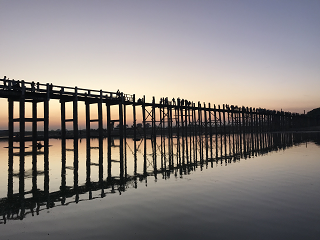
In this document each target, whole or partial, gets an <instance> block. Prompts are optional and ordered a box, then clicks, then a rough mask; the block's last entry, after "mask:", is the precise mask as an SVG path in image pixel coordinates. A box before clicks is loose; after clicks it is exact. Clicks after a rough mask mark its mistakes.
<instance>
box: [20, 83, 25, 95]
mask: <svg viewBox="0 0 320 240" xmlns="http://www.w3.org/2000/svg"><path fill="white" fill-rule="evenodd" d="M21 93H22V95H25V93H26V86H25V84H24V80H21Z"/></svg>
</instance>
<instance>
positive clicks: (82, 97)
mask: <svg viewBox="0 0 320 240" xmlns="http://www.w3.org/2000/svg"><path fill="white" fill-rule="evenodd" d="M0 97H1V98H7V99H8V130H9V140H10V142H12V141H13V140H14V122H19V137H16V139H19V140H20V142H21V143H22V142H23V141H25V140H27V139H25V125H26V122H31V123H32V138H31V139H29V140H32V141H34V142H36V141H37V140H46V139H48V137H49V101H50V99H58V100H59V101H60V105H61V138H62V139H63V138H66V123H67V122H72V124H73V137H74V138H78V137H79V129H78V102H80V101H81V102H84V103H85V106H86V107H85V108H86V109H85V112H86V137H87V138H90V123H92V122H97V123H98V132H99V138H103V137H108V138H110V137H111V135H112V130H113V126H114V124H115V123H118V125H119V131H118V136H119V137H120V138H121V139H123V138H125V137H126V136H127V130H128V129H127V124H126V123H127V121H128V119H127V110H126V106H128V105H130V106H132V109H133V114H132V116H133V119H131V120H132V122H133V127H132V129H130V130H131V131H132V135H133V138H134V139H137V138H140V137H143V138H147V135H151V137H155V136H156V135H159V134H160V133H162V134H168V135H169V136H172V135H173V134H175V135H176V136H177V137H180V136H187V135H190V134H210V135H212V134H218V133H228V132H231V131H235V132H262V131H283V130H288V129H292V128H297V127H305V126H312V125H319V124H320V121H319V119H316V118H310V117H309V116H306V115H304V114H296V113H290V112H283V111H275V110H267V109H261V108H251V107H250V108H249V107H244V106H242V107H238V106H233V105H231V106H229V105H227V104H223V106H222V107H220V105H218V106H216V105H213V106H211V105H210V103H209V104H206V103H203V104H201V103H200V102H198V103H197V104H196V103H194V102H190V101H187V100H184V99H179V98H177V99H172V100H169V99H168V98H161V99H160V101H159V103H156V100H155V98H154V97H153V99H152V101H151V102H149V103H148V102H146V100H145V96H143V97H142V98H141V99H140V98H139V99H138V100H137V99H136V97H135V94H132V95H131V94H124V93H122V92H119V91H118V92H107V91H102V90H91V89H83V88H78V87H65V86H56V85H52V84H49V83H46V84H41V83H39V82H37V83H35V82H26V81H23V80H22V81H19V80H10V79H8V78H6V77H4V78H3V79H0ZM14 102H19V118H13V106H14V104H13V103H14ZM26 102H32V118H26V117H25V115H26V114H25V103H26ZM66 102H72V103H73V107H72V109H71V110H70V111H72V112H73V117H72V118H70V119H66V111H67V110H66ZM39 103H43V106H44V107H43V111H44V113H43V116H44V117H43V118H38V117H37V116H38V109H37V105H38V104H39ZM92 104H97V105H98V118H97V119H91V118H90V105H92ZM112 105H117V106H118V108H119V111H118V116H117V117H116V118H114V119H112V117H114V116H111V111H110V106H112ZM103 106H106V110H107V111H106V112H107V116H106V121H107V131H106V133H104V131H103V121H104V117H105V116H103V113H102V108H103ZM137 107H141V110H142V128H141V131H142V133H141V132H140V136H139V134H138V135H137V118H136V111H137ZM68 111H69V110H68ZM38 122H43V123H44V136H43V138H39V137H38V134H37V126H38ZM149 126H151V128H150V127H149Z"/></svg>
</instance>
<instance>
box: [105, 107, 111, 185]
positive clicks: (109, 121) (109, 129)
mask: <svg viewBox="0 0 320 240" xmlns="http://www.w3.org/2000/svg"><path fill="white" fill-rule="evenodd" d="M106 105H107V137H108V180H111V144H112V142H111V130H112V129H111V128H112V123H111V107H110V102H109V101H107V104H106Z"/></svg>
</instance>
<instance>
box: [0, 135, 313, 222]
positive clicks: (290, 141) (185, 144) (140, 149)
mask: <svg viewBox="0 0 320 240" xmlns="http://www.w3.org/2000/svg"><path fill="white" fill-rule="evenodd" d="M310 137H314V136H311V135H310V134H303V133H300V134H297V133H295V134H293V133H257V134H254V133H250V134H227V135H219V134H216V135H202V136H198V135H193V136H188V137H168V136H165V135H161V136H159V137H157V138H151V139H147V138H143V139H141V140H139V141H136V140H132V139H125V141H124V143H125V144H119V145H118V144H117V143H118V142H120V143H121V141H119V139H117V138H109V139H106V140H107V141H103V139H101V138H100V139H99V140H98V146H91V145H92V143H94V142H96V140H94V139H91V140H89V141H88V140H87V141H86V140H85V139H84V140H83V141H85V145H86V149H85V152H86V157H85V159H86V160H85V168H86V170H85V175H86V176H85V182H82V181H79V141H80V142H81V140H79V139H73V140H65V139H64V140H50V141H51V142H52V141H55V142H56V143H59V142H61V176H60V184H59V185H60V186H59V188H58V189H59V190H56V191H50V169H51V168H50V167H49V149H50V145H49V143H48V142H46V144H45V145H44V146H37V145H32V147H31V151H30V150H28V149H27V148H25V147H18V148H17V149H16V148H15V147H9V148H8V189H7V196H6V197H3V198H1V199H0V214H1V216H2V219H1V220H0V223H1V224H3V223H7V222H8V220H16V219H20V220H22V219H24V218H25V217H27V216H30V215H32V216H34V215H38V214H40V212H41V211H43V210H46V209H49V208H53V207H57V206H62V205H68V204H71V203H78V202H79V201H86V200H92V199H95V198H103V197H105V196H106V195H107V194H112V193H120V194H121V193H122V192H125V191H126V190H127V189H128V188H132V187H133V188H137V187H138V183H139V182H140V183H143V184H145V185H147V181H148V179H150V176H153V177H154V179H155V180H156V179H157V178H158V177H160V178H162V179H167V178H170V177H171V176H172V175H173V176H174V177H176V178H177V177H183V175H186V174H189V173H190V172H191V171H195V170H196V169H200V170H201V171H202V170H203V169H204V168H208V167H215V166H219V165H229V164H231V163H234V162H237V161H240V159H247V158H251V157H255V156H257V155H264V154H267V153H269V152H272V151H278V150H281V149H285V148H287V147H291V146H293V145H295V144H299V143H303V142H307V141H309V140H310ZM318 139H319V134H317V135H316V139H315V140H314V141H319V140H318ZM66 141H67V142H66ZM70 141H72V145H73V147H72V148H70V146H69V145H70V143H71V142H70ZM104 143H105V144H106V145H107V147H106V148H107V157H104V154H103V150H104V148H105V145H104ZM25 145H26V144H20V146H25ZM81 145H83V143H81ZM115 149H116V150H115ZM81 150H82V149H81ZM92 151H98V154H95V155H94V157H92ZM69 153H73V154H69ZM122 153H123V154H122ZM55 154H56V153H55ZM28 156H31V158H32V169H31V170H30V171H29V170H26V166H25V158H26V157H28ZM96 156H97V158H98V162H95V161H96V159H95V158H96ZM117 157H118V159H116V158H117ZM70 158H71V159H70ZM42 159H43V170H40V169H38V167H39V164H38V162H39V161H40V162H41V161H42ZM104 159H105V161H104ZM70 160H71V161H73V165H72V166H71V167H70V166H67V163H68V162H70ZM17 161H18V162H19V170H18V171H17V172H16V173H15V172H14V162H16V163H17ZM80 162H81V161H80ZM97 167H98V178H97V176H96V175H94V174H92V169H93V168H97ZM104 168H105V169H104ZM68 169H71V170H73V174H72V176H73V185H71V186H70V185H67V182H68V181H67V177H68V176H69V177H70V175H71V174H70V172H68V174H67V170H68ZM80 172H81V171H80ZM148 176H149V177H148ZM14 177H18V178H19V184H18V185H19V187H18V189H15V187H14ZM57 177H58V176H56V175H55V177H54V178H57ZM80 177H83V176H80ZM28 178H31V179H32V183H31V185H32V187H31V189H30V190H28V189H26V188H27V187H26V181H27V179H28ZM42 178H43V182H44V183H43V189H39V186H38V185H41V184H39V179H42ZM92 179H98V181H95V180H92Z"/></svg>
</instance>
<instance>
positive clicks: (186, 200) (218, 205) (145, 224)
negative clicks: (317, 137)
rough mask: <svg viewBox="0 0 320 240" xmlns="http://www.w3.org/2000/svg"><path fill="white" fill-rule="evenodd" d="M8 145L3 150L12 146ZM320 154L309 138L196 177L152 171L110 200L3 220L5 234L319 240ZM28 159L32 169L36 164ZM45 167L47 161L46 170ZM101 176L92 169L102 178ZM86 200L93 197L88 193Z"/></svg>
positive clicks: (57, 161) (57, 169) (57, 155)
mask: <svg viewBox="0 0 320 240" xmlns="http://www.w3.org/2000/svg"><path fill="white" fill-rule="evenodd" d="M55 141H56V142H55ZM0 144H1V149H2V150H1V151H3V148H2V145H3V144H4V143H3V142H1V143H0ZM50 144H52V145H53V146H52V147H50V150H49V151H50V155H49V159H50V192H51V191H55V190H58V189H59V186H60V175H61V148H60V145H59V141H58V140H52V141H51V140H50ZM70 144H72V142H71V141H70ZM82 144H83V141H82V142H81V144H80V146H81V145H82ZM92 146H93V144H92ZM94 150H96V149H94ZM6 151H7V150H6ZM319 153H320V148H319V146H317V145H316V144H314V143H310V142H309V143H308V144H306V143H302V144H300V145H297V146H293V147H288V148H287V149H286V150H281V149H280V150H278V151H277V152H270V153H268V154H265V155H262V156H255V157H251V158H247V159H241V160H238V161H235V162H233V161H232V162H231V163H227V164H226V162H225V161H224V160H223V161H218V162H214V163H213V164H212V166H213V167H212V166H211V163H208V165H206V164H204V165H203V167H202V168H201V166H198V167H197V168H196V170H195V171H191V172H190V173H189V174H182V175H180V174H179V173H178V174H177V177H175V176H174V174H172V175H171V176H170V178H168V179H166V181H165V180H164V179H162V177H161V176H160V175H158V178H157V180H155V177H154V176H150V177H148V178H147V179H145V180H142V182H138V187H137V188H136V189H135V188H134V187H131V188H130V189H128V190H127V191H126V192H124V193H122V194H121V195H119V192H118V191H116V192H115V194H107V195H106V197H105V198H100V197H99V198H96V199H94V200H91V201H80V202H79V203H78V204H75V203H70V204H68V205H65V206H59V207H54V208H49V209H45V210H43V211H42V212H40V214H39V215H38V216H36V215H35V216H34V217H32V216H31V215H30V216H28V217H26V218H24V219H23V220H22V221H19V220H17V221H13V220H11V221H8V222H7V224H5V225H4V224H1V225H0V228H1V231H0V236H1V239H57V238H60V239H104V238H109V239H129V238H134V239H150V238H154V239H213V238H216V239H235V238H237V239H318V238H317V237H318V236H319V234H320V232H319V230H318V228H317V227H318V225H319V223H320V207H319V205H318V203H319V200H320V191H319V189H320V182H319V176H318V175H319V169H320V161H319V160H320V159H319V156H320V155H319ZM104 154H106V152H104ZM85 156H86V154H85V147H83V148H82V147H79V184H81V183H84V182H85V176H86V175H85V163H82V161H84V162H85ZM95 156H96V155H95V153H94V151H93V150H92V159H97V158H96V157H95ZM68 157H70V158H69V159H68ZM39 159H41V157H39ZM67 159H68V160H67V161H70V162H67V166H68V165H70V166H72V161H73V153H72V152H71V155H70V156H67ZM28 161H29V160H28V159H26V169H30V168H31V165H30V166H28V164H30V163H28ZM92 161H93V162H98V160H95V161H94V160H92ZM128 161H131V160H129V159H128ZM0 164H1V196H4V197H5V196H6V194H7V180H8V179H7V159H6V158H2V159H1V162H0ZM15 164H16V163H15ZM27 166H28V167H27ZM40 166H43V160H42V162H41V160H40V163H39V170H41V168H40ZM128 166H129V164H128ZM16 167H17V166H16V165H15V167H14V168H16ZM93 169H94V168H93ZM42 170H43V168H42ZM68 171H70V172H68ZM105 172H106V169H105ZM72 173H73V171H72V170H67V180H69V184H67V185H72V184H73V182H72V181H73V176H72ZM97 174H98V173H95V172H94V171H92V173H91V175H92V179H93V180H95V181H98V177H97ZM95 178H96V179H95ZM18 180H19V179H18V178H14V189H15V192H17V190H18V189H19V188H18V186H19V185H18ZM25 181H26V186H25V189H26V190H29V189H31V185H32V184H31V182H28V181H29V178H28V179H25ZM30 181H31V180H30ZM67 182H68V181H67ZM41 184H43V175H40V176H39V179H38V187H39V188H40V189H43V186H42V185H41ZM146 185H147V187H146ZM99 194H100V191H95V192H94V193H93V196H99ZM80 199H83V200H84V199H88V193H84V194H82V195H81V196H80ZM57 205H58V203H57Z"/></svg>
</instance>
